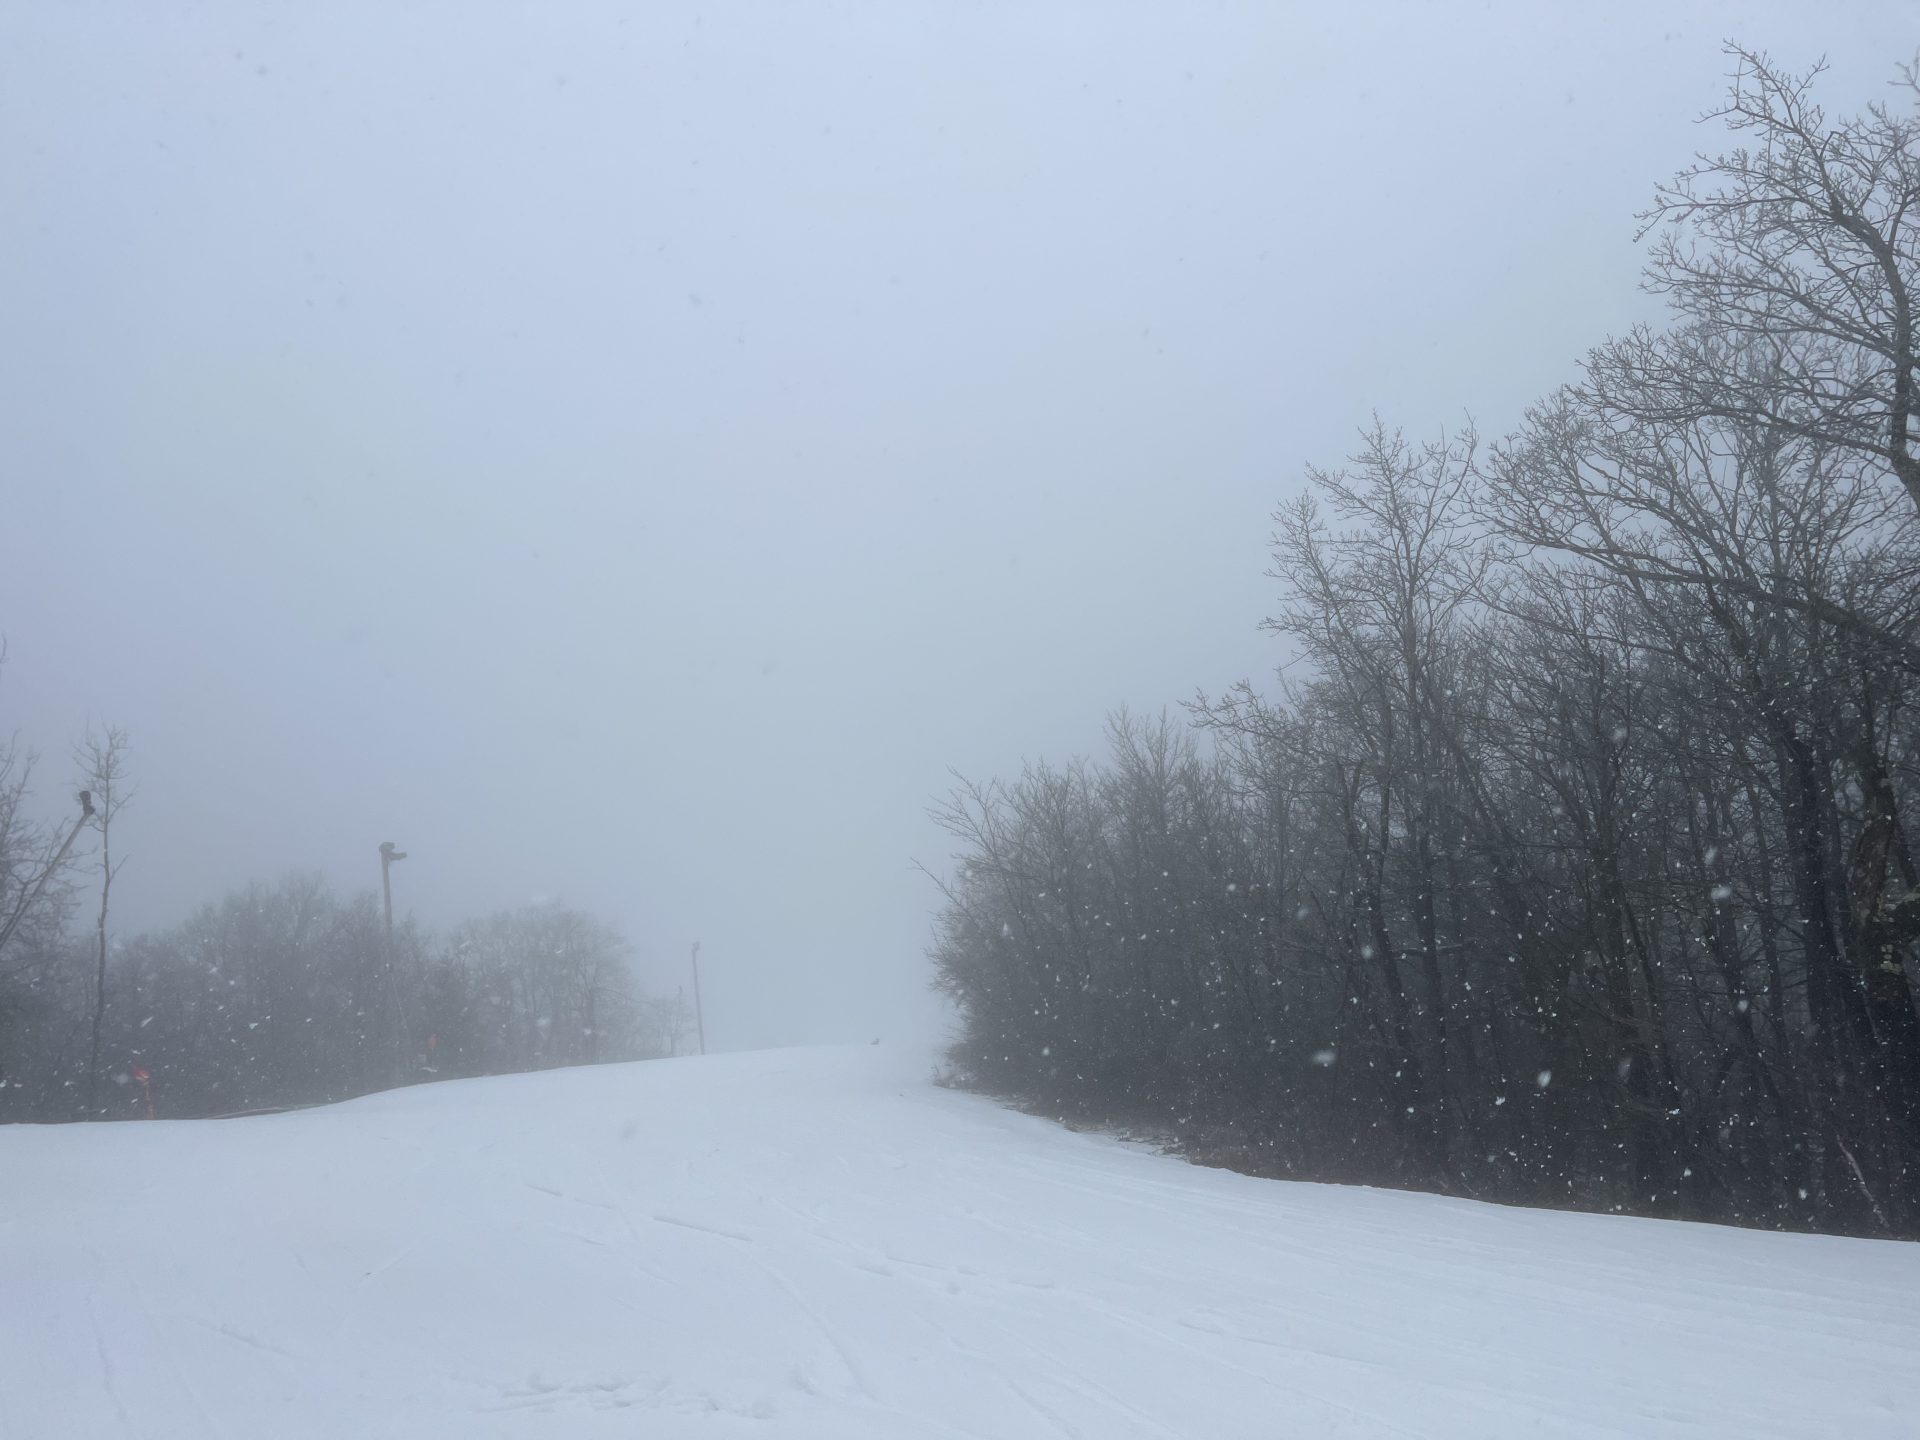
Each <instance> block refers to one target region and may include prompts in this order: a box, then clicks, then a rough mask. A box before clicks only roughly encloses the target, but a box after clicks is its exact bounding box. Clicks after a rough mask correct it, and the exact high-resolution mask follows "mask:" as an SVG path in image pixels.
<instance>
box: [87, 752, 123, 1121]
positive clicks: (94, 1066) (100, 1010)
mask: <svg viewBox="0 0 1920 1440" xmlns="http://www.w3.org/2000/svg"><path fill="white" fill-rule="evenodd" d="M76 758H77V759H78V760H79V762H80V767H81V770H82V773H84V774H85V776H86V778H87V786H88V789H89V790H90V791H91V792H92V795H93V801H94V808H93V817H92V822H91V823H92V825H93V827H94V828H95V829H96V830H98V831H99V832H100V911H99V914H98V915H97V916H96V917H95V920H94V941H95V964H94V980H93V1031H92V1037H91V1041H90V1043H89V1044H88V1047H87V1092H86V1098H87V1109H86V1113H87V1116H88V1118H89V1119H92V1118H96V1117H97V1116H98V1115H99V1113H100V1033H101V1027H102V1026H103V1025H104V1024H105V1022H106V1015H107V903H108V900H109V898H110V897H111V895H112V893H113V880H114V876H116V875H117V874H118V873H119V869H120V867H119V865H116V864H115V863H114V859H113V822H114V819H115V817H116V816H117V815H118V814H119V813H120V809H121V807H122V806H123V805H125V804H126V803H127V801H128V799H129V798H131V795H130V792H129V791H128V789H127V785H126V759H127V734H126V732H125V731H124V730H121V729H119V728H118V727H116V726H113V725H109V726H107V727H106V730H105V732H104V734H101V735H98V736H96V735H93V734H91V733H89V734H88V735H87V737H86V738H85V739H84V740H82V741H81V742H80V746H79V751H78V754H77V757H76ZM122 863H124V862H122Z"/></svg>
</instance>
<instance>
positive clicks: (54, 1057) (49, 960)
mask: <svg viewBox="0 0 1920 1440" xmlns="http://www.w3.org/2000/svg"><path fill="white" fill-rule="evenodd" d="M126 755H127V744H126V737H125V736H124V735H122V734H121V733H120V732H119V731H117V730H109V731H107V732H106V734H105V736H104V737H102V738H97V739H90V740H88V741H86V742H84V743H83V744H82V746H81V747H80V751H79V754H78V756H77V758H78V760H79V762H80V769H81V771H82V773H83V775H84V777H85V780H84V783H86V785H87V787H88V788H87V790H86V791H85V793H84V795H83V797H82V800H81V803H80V805H79V806H78V808H77V813H76V815H75V817H73V818H72V819H70V820H68V821H66V822H62V823H58V824H55V825H51V826H36V825H35V824H33V823H32V822H31V821H30V819H29V817H28V805H27V800H28V795H29V788H30V787H29V781H30V779H31V775H30V772H29V767H28V764H27V761H26V758H25V757H24V756H23V755H21V754H20V753H19V752H17V751H15V750H13V749H11V748H0V927H5V928H4V931H0V1121H9V1120H39V1121H54V1120H71V1119H83V1118H113V1117H125V1118H132V1117H138V1116H143V1115H146V1114H148V1113H150V1111H151V1113H156V1114H159V1115H164V1116H169V1117H186V1116H197V1115H220V1114H229V1113H234V1112H238V1111H246V1110H255V1109H264V1108H273V1107H280V1106H289V1105H303V1104H313V1103H318V1102H321V1101H327V1100H338V1099H343V1098H345V1097H347V1096H350V1095H358V1094H363V1093H365V1092H367V1091H371V1090H378V1089H383V1088H386V1087H389V1086H392V1085H399V1084H408V1083H412V1082H414V1081H417V1080H421V1079H432V1078H446V1077H453V1076H466V1075H481V1074H498V1073H503V1072H507V1071H518V1070H536V1069H545V1068H549V1067H553V1066H559V1065H578V1064H591V1063H594V1062H597V1061H604V1060H631V1059H643V1058H648V1057H651V1056H656V1055H667V1054H673V1053H677V1052H678V1051H679V1050H681V1049H684V1048H685V1045H686V1041H687V1038H688V1035H689V1033H690V1030H691V1017H690V1015H689V1013H688V1010H687V1007H686V1005H685V1004H684V1003H683V1002H682V1001H681V1000H679V999H678V998H675V999H674V1000H671V1001H667V1000H661V999H657V998H654V997H651V996H648V995H645V994H643V993H642V992H641V991H640V989H639V988H638V986H637V985H636V983H635V979H634V975H633V971H632V968H631V965H630V956H629V947H628V946H627V944H626V942H625V941H624V940H623V939H622V938H621V937H620V935H619V934H618V933H617V932H615V931H614V930H613V929H611V928H610V927H608V926H607V925H605V924H604V923H602V922H601V921H599V920H596V919H595V918H593V917H592V916H590V915H586V914H583V913H582V912H580V911H577V910H572V909H569V908H567V907H565V906H562V905H558V904H543V905H533V906H527V907H523V908H521V909H518V910H511V911H506V912H503V913H501V914H498V915H493V916H490V917H487V918H485V919H480V920H473V921H469V922H467V923H465V924H462V925H460V926H459V927H458V928H456V929H455V930H454V931H453V932H452V933H451V934H450V935H448V936H446V937H444V938H443V939H438V940H436V939H433V938H431V937H429V936H427V935H425V934H423V933H422V932H421V931H420V930H419V929H418V928H416V927H415V926H414V925H412V924H411V923H409V924H406V925H402V926H399V927H396V929H395V932H394V935H393V941H392V944H391V945H389V943H388V938H387V932H386V927H385V923H384V920H383V917H382V913H381V909H380V905H379V902H378V899H377V897H375V896H374V895H373V894H371V893H366V894H359V895H353V896H347V897H343V896H340V895H337V894H335V893H334V892H333V891H332V890H330V889H329V888H328V886H327V885H326V883H325V882H324V881H323V880H322V879H320V878H319V877H317V876H309V875H295V876H290V877H288V878H286V879H283V880H281V881H279V882H278V883H276V884H271V885H268V884H255V885H250V886H248V887H246V888H245V889H242V890H238V891H235V892H233V893H232V894H230V895H228V896H227V897H226V898H225V899H224V900H221V901H219V902H218V903H216V904H211V905H207V906H204V907H202V908H201V909H200V910H198V911H196V912H195V913H194V914H193V915H192V916H191V917H190V918H189V919H187V920H186V921H185V922H184V923H183V924H181V925H178V926H176V927H175V928H173V929H171V930H168V931H165V932H162V933H158V934H145V935H140V936H138V937H136V938H133V939H131V940H126V941H121V942H115V943H110V941H109V928H108V919H109V915H110V901H111V898H112V883H113V877H114V874H115V865H116V861H115V852H114V830H113V821H114V819H115V818H116V817H117V816H118V814H119V810H120V806H121V805H122V804H123V803H124V802H125V800H126V798H127V795H128V790H127V776H126ZM76 842H78V843H76ZM83 911H84V912H85V919H86V921H87V926H86V929H85V930H81V929H78V928H77V927H76V926H75V924H74V921H75V920H76V919H77V918H79V917H80V916H81V914H82V912H83ZM150 1101H151V1104H150V1103H149V1102H150Z"/></svg>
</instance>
